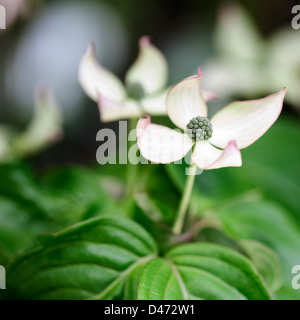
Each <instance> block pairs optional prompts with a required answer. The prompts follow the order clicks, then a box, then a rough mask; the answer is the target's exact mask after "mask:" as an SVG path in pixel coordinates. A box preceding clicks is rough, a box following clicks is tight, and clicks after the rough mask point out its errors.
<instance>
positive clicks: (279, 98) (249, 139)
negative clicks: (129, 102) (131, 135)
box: [137, 68, 286, 170]
mask: <svg viewBox="0 0 300 320" xmlns="http://www.w3.org/2000/svg"><path fill="white" fill-rule="evenodd" d="M201 76H202V71H201V69H200V68H199V74H198V75H195V76H192V77H189V78H187V79H185V80H183V81H181V82H180V83H178V84H177V85H175V86H174V87H173V88H172V89H171V90H170V92H169V94H168V96H167V100H166V105H167V112H168V115H169V117H170V119H171V121H172V122H173V123H174V124H175V125H176V126H177V127H178V128H180V129H182V130H185V133H181V132H178V131H176V130H172V129H170V128H167V127H164V126H160V125H156V124H152V123H151V119H150V116H149V115H147V116H146V118H141V119H140V120H139V122H138V125H137V139H138V145H139V149H140V151H141V154H142V155H143V157H144V158H146V159H148V160H150V161H152V162H155V163H171V162H174V161H177V160H180V159H182V158H183V157H184V156H185V155H186V154H187V153H188V152H189V150H190V149H191V148H192V147H193V146H194V150H193V153H192V162H193V163H194V164H196V165H197V166H198V167H199V168H201V169H205V170H208V169H217V168H222V167H240V166H241V165H242V158H241V153H240V150H239V149H243V148H246V147H248V146H249V145H251V144H252V143H253V142H255V141H256V140H257V139H259V138H260V137H261V136H262V135H263V134H264V133H265V132H266V131H267V130H268V129H269V128H270V127H271V126H272V124H273V123H274V122H275V121H276V119H277V118H278V116H279V114H280V112H281V110H282V105H283V99H284V96H285V91H286V89H285V88H284V89H283V90H281V91H280V92H278V93H275V94H273V95H270V96H267V97H265V98H263V99H258V100H251V101H237V102H233V103H231V104H229V105H228V106H226V107H225V108H223V109H222V110H220V111H219V112H217V113H216V114H215V115H214V116H213V118H212V119H211V121H210V120H208V119H207V106H206V103H205V100H204V99H203V96H202V94H201V91H200V78H201Z"/></svg>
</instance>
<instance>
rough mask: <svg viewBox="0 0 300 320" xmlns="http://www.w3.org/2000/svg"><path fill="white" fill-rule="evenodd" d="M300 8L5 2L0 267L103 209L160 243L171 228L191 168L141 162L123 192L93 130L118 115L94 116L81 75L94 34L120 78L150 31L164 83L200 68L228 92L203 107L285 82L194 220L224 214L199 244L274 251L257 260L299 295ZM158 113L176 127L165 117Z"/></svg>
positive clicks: (102, 56)
mask: <svg viewBox="0 0 300 320" xmlns="http://www.w3.org/2000/svg"><path fill="white" fill-rule="evenodd" d="M298 4H299V1H296V0H284V1H282V0H241V1H233V0H231V1H221V0H215V1H212V0H210V1H208V0H205V1H204V0H202V1H201V0H186V1H174V0H164V1H162V0H151V1H150V0H127V1H124V0H109V1H108V0H85V1H79V0H72V1H70V0H59V1H58V0H57V1H55V0H51V1H50V0H0V5H2V6H4V7H5V9H6V29H5V30H0V163H2V164H1V165H0V264H3V265H6V263H8V261H9V260H10V259H11V257H13V255H14V254H15V253H16V252H18V251H19V250H21V249H23V248H24V247H26V246H27V245H28V243H29V242H30V240H31V239H33V238H34V237H35V236H36V235H37V234H39V233H41V232H45V231H51V232H52V231H57V230H59V229H61V228H64V227H66V226H69V225H71V224H73V223H76V222H78V221H82V220H85V219H88V218H90V217H93V216H97V215H101V214H102V213H107V212H109V214H113V213H117V214H122V215H126V216H129V217H130V218H133V219H134V220H136V221H137V222H139V223H140V224H141V225H143V226H144V227H145V228H146V229H147V230H148V231H149V232H150V233H151V234H152V235H153V236H154V237H155V239H159V238H160V236H161V235H165V234H167V233H168V232H169V231H168V230H169V226H170V225H171V224H172V221H173V218H174V212H176V209H177V206H178V202H179V199H180V196H181V193H182V190H183V186H184V179H185V174H184V173H185V171H184V167H183V166H178V165H172V164H170V165H166V166H159V165H157V166H156V165H149V166H144V167H143V170H141V171H142V173H141V174H140V175H139V176H138V179H137V181H135V186H134V187H135V190H134V192H132V193H128V184H127V183H128V181H127V180H126V179H127V178H128V172H127V168H126V169H125V166H122V165H112V166H109V165H106V166H100V165H99V164H97V162H96V151H97V148H98V147H99V142H97V141H96V134H97V132H98V131H99V129H101V128H104V127H106V128H114V129H115V130H117V129H118V123H117V122H115V123H101V122H100V120H99V112H98V108H97V106H96V103H94V102H93V101H91V100H90V99H89V98H88V97H87V96H86V95H85V94H84V92H83V90H82V89H81V87H80V85H79V82H78V79H77V78H78V77H77V73H78V66H79V62H80V59H81V57H82V55H83V54H84V52H85V50H86V48H87V45H88V43H89V42H90V41H91V40H93V41H94V42H95V44H96V50H97V58H98V59H99V61H100V62H101V64H102V65H103V66H104V67H106V68H108V69H110V70H111V71H113V72H114V73H116V74H117V75H118V76H119V77H120V78H121V79H124V75H125V73H126V71H127V70H128V68H129V66H130V65H131V64H132V62H133V61H134V60H135V59H136V56H137V54H138V40H139V38H140V37H141V36H143V35H149V36H151V39H152V42H153V43H154V45H155V46H157V47H158V48H159V49H160V50H161V51H162V52H163V53H164V55H165V56H166V59H167V61H168V65H169V84H170V85H172V84H175V83H176V82H178V81H180V80H182V79H183V78H185V77H187V76H189V75H191V74H195V73H196V72H197V67H198V66H201V67H202V69H203V72H204V77H203V87H204V88H205V89H208V90H211V91H214V92H215V93H216V94H218V95H219V97H220V99H218V100H216V101H211V102H209V104H208V106H209V114H210V115H212V114H213V113H214V112H216V111H217V110H218V109H220V108H221V107H223V106H224V105H225V104H226V103H228V102H230V101H232V100H235V99H253V98H261V97H263V96H266V95H269V94H272V93H275V92H278V91H279V90H281V89H282V88H283V87H284V86H286V87H287V95H286V98H285V102H284V108H283V112H282V114H281V115H280V117H279V119H278V121H276V123H275V125H274V126H272V128H271V129H270V130H269V131H268V132H267V133H266V134H265V135H264V136H263V137H262V138H261V139H259V141H257V142H256V143H254V144H253V145H251V146H250V147H249V148H246V149H245V150H243V151H242V156H243V167H242V168H238V169H237V168H224V169H221V170H211V171H205V172H204V173H203V174H202V175H200V176H199V177H197V178H196V183H195V188H194V193H193V197H192V202H191V203H192V206H191V212H190V221H189V223H190V224H193V222H194V221H195V220H197V219H199V218H203V217H204V216H206V215H208V216H211V215H213V216H214V217H215V216H217V217H218V219H220V220H221V221H222V225H223V227H224V230H225V233H226V236H227V237H228V238H230V239H228V238H226V237H225V236H224V234H223V235H221V233H220V232H217V231H216V230H205V232H201V234H200V235H199V237H198V238H197V240H205V241H211V242H217V243H221V244H222V245H228V246H232V239H235V240H237V242H238V241H239V240H240V239H250V240H251V241H257V242H260V243H263V244H264V245H266V246H268V248H271V249H272V250H273V251H274V254H273V251H271V252H272V253H271V254H270V251H269V249H265V248H263V254H262V255H261V256H260V257H259V252H258V257H254V258H255V259H256V260H255V262H256V264H257V267H258V268H259V271H260V272H261V273H262V274H263V275H264V277H265V279H266V281H267V283H268V284H270V287H271V288H272V290H273V291H276V290H278V291H277V293H276V297H277V298H281V299H300V291H299V290H298V291H297V290H294V289H293V288H292V287H291V279H292V275H291V268H292V266H294V265H299V264H300V251H299V244H300V202H299V198H300V184H299V181H300V169H299V163H300V148H299V147H300V128H299V121H300V119H299V115H300V29H293V28H292V25H291V21H292V19H293V18H294V16H295V14H292V8H293V6H295V5H298ZM299 23H300V20H299ZM155 122H164V123H167V124H168V125H170V123H168V119H167V118H166V117H161V118H157V119H155ZM12 146H13V148H12ZM12 150H13V152H14V153H12ZM20 159H21V161H15V160H20ZM129 174H130V171H129ZM126 175H127V176H126ZM126 195H127V196H128V195H129V196H128V197H127V198H126ZM124 199H125V200H124ZM161 226H163V227H161ZM166 230H167V231H166ZM197 236H198V235H197ZM229 240H230V241H229ZM158 241H159V240H158ZM252 253H253V251H252ZM254 253H255V250H254ZM275 254H276V255H275ZM265 256H269V257H271V260H268V259H264V257H265ZM277 256H278V257H279V261H280V267H278V268H277V264H276V263H277V262H278V260H277ZM251 258H252V256H251ZM260 259H262V260H263V261H262V260H260ZM264 260H266V261H269V262H270V261H271V262H270V263H269V266H267V267H265V261H264ZM278 265H279V264H278ZM274 266H276V268H277V269H276V268H274ZM275 269H276V270H275ZM274 270H275V271H274ZM281 278H283V282H282V281H281ZM282 283H283V285H282V286H281V284H282Z"/></svg>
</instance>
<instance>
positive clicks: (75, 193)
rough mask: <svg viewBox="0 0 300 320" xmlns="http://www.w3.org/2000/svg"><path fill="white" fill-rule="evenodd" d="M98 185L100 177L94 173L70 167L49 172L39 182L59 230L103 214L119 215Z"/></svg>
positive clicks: (77, 167) (101, 187)
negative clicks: (41, 181)
mask: <svg viewBox="0 0 300 320" xmlns="http://www.w3.org/2000/svg"><path fill="white" fill-rule="evenodd" d="M101 182H102V177H101V176H100V175H99V174H98V173H96V172H94V171H92V170H88V169H85V168H83V167H79V166H71V167H64V168H60V169H56V170H53V171H52V172H50V173H48V174H47V175H46V176H45V177H44V180H43V186H44V189H45V192H46V194H47V199H48V210H49V211H51V213H52V215H54V216H55V218H56V220H59V221H60V222H61V223H62V225H63V226H67V225H70V224H74V223H77V222H80V221H82V220H86V219H88V218H92V217H95V216H98V215H101V214H103V213H105V212H110V213H111V214H112V213H121V210H120V209H119V208H118V207H117V205H116V204H115V203H114V201H113V200H112V199H111V198H110V196H109V195H108V193H107V192H106V190H105V189H104V188H103V186H102V185H101ZM106 189H108V188H106Z"/></svg>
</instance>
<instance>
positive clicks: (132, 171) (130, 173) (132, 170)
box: [127, 118, 138, 194]
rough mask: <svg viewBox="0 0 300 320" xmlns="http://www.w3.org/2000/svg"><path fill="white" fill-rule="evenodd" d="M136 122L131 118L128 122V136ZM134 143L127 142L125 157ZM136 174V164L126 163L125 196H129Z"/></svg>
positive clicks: (135, 119) (134, 127)
mask: <svg viewBox="0 0 300 320" xmlns="http://www.w3.org/2000/svg"><path fill="white" fill-rule="evenodd" d="M137 121H138V119H137V118H132V119H129V120H128V135H129V133H130V132H131V131H132V130H134V129H136V126H137ZM135 143H136V141H128V150H127V155H129V150H130V148H131V147H132V146H133V145H134V144H135ZM128 161H129V159H128ZM137 173H138V164H137V165H134V164H131V163H128V164H127V194H131V193H132V191H133V188H134V183H135V180H136V176H137Z"/></svg>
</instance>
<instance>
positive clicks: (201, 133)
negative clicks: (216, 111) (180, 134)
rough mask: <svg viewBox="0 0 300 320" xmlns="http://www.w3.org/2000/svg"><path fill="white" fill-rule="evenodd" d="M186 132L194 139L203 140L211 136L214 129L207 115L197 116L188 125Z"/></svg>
mask: <svg viewBox="0 0 300 320" xmlns="http://www.w3.org/2000/svg"><path fill="white" fill-rule="evenodd" d="M185 132H186V133H187V134H188V135H189V136H190V138H191V139H192V140H193V141H203V140H208V139H210V138H211V136H212V133H213V129H212V125H211V123H210V121H209V120H208V119H207V118H206V117H195V118H193V119H192V120H191V121H190V122H189V123H188V124H187V125H186V130H185Z"/></svg>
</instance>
